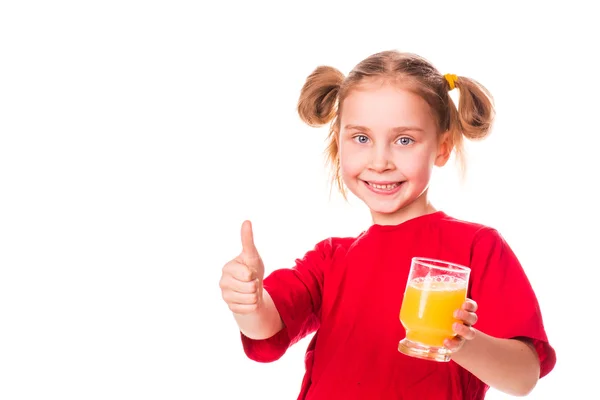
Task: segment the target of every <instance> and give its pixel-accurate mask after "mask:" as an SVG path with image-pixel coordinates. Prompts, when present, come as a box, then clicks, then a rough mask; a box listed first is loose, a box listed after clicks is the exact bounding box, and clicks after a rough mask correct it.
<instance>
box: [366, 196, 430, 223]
mask: <svg viewBox="0 0 600 400" xmlns="http://www.w3.org/2000/svg"><path fill="white" fill-rule="evenodd" d="M436 211H437V210H436V209H435V207H433V205H432V204H431V203H430V202H429V200H428V199H427V192H425V193H423V194H422V195H421V196H419V197H418V198H417V199H416V200H415V201H413V202H412V203H410V204H408V205H406V206H404V207H402V208H401V209H399V210H398V211H396V212H394V213H390V214H380V213H376V212H373V211H371V217H372V219H373V223H374V224H377V225H400V224H402V223H403V222H406V221H408V220H410V219H413V218H417V217H420V216H422V215H426V214H431V213H434V212H436Z"/></svg>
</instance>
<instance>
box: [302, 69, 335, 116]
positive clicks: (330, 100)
mask: <svg viewBox="0 0 600 400" xmlns="http://www.w3.org/2000/svg"><path fill="white" fill-rule="evenodd" d="M343 81H344V75H343V74H342V73H341V72H340V71H338V70H337V69H335V68H333V67H328V66H320V67H317V68H316V69H315V70H314V71H313V72H312V73H311V74H310V75H309V76H308V77H307V78H306V82H305V83H304V86H303V87H302V90H301V92H300V98H299V99H298V115H300V118H301V119H302V121H304V122H305V123H307V124H308V125H310V126H314V127H318V126H321V125H325V124H327V123H329V122H331V121H332V120H333V119H334V118H335V116H336V113H337V104H338V93H339V90H340V87H341V85H342V82H343Z"/></svg>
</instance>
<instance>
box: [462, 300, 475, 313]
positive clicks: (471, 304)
mask: <svg viewBox="0 0 600 400" xmlns="http://www.w3.org/2000/svg"><path fill="white" fill-rule="evenodd" d="M477 307H478V306H477V303H476V302H475V300H472V299H467V300H465V302H464V303H463V305H462V308H463V310H466V311H471V312H476V311H477Z"/></svg>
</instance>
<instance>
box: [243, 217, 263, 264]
mask: <svg viewBox="0 0 600 400" xmlns="http://www.w3.org/2000/svg"><path fill="white" fill-rule="evenodd" d="M242 254H243V255H244V257H248V258H250V259H252V258H258V257H259V255H258V250H257V249H256V246H255V245H254V234H253V232H252V223H251V222H250V221H244V223H243V224H242Z"/></svg>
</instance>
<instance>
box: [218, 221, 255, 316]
mask: <svg viewBox="0 0 600 400" xmlns="http://www.w3.org/2000/svg"><path fill="white" fill-rule="evenodd" d="M264 274H265V267H264V265H263V262H262V259H261V258H260V255H259V254H258V250H257V249H256V246H255V245H254V237H253V234H252V224H251V223H250V221H245V222H244V223H243V224H242V252H241V254H240V255H239V256H237V257H236V258H234V259H233V260H231V261H229V262H228V263H227V264H225V266H224V267H223V273H222V275H221V280H220V282H219V286H220V287H221V295H222V297H223V300H225V302H226V303H227V305H228V306H229V309H230V310H231V311H232V312H234V313H235V314H240V315H242V314H250V313H253V312H254V311H256V310H257V309H258V307H259V306H260V304H261V302H262V293H263V277H264Z"/></svg>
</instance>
